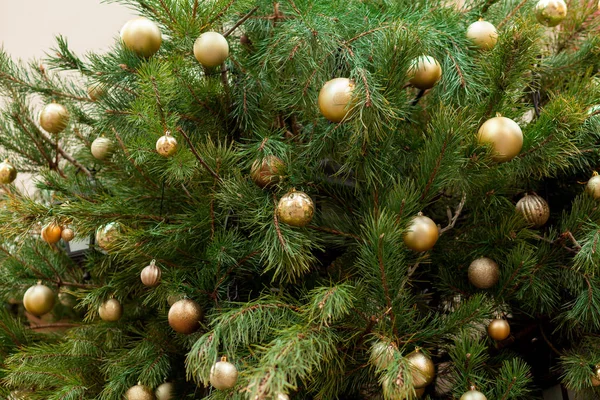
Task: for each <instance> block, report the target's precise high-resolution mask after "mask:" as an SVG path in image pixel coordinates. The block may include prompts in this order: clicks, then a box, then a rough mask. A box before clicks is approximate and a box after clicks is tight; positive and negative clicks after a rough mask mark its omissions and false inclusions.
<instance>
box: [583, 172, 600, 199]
mask: <svg viewBox="0 0 600 400" xmlns="http://www.w3.org/2000/svg"><path fill="white" fill-rule="evenodd" d="M585 190H586V192H588V194H589V195H590V196H592V197H593V198H594V199H596V200H598V199H600V175H598V174H597V173H594V176H592V177H591V178H590V180H589V181H588V183H587V185H586V186H585Z"/></svg>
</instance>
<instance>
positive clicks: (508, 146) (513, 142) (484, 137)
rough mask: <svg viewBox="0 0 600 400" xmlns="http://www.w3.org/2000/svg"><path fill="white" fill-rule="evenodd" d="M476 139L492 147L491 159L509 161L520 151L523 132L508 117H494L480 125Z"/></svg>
mask: <svg viewBox="0 0 600 400" xmlns="http://www.w3.org/2000/svg"><path fill="white" fill-rule="evenodd" d="M477 141H478V142H479V143H480V144H482V145H484V144H487V145H490V147H491V148H492V159H493V160H494V161H497V162H505V161H510V160H512V159H513V158H515V156H517V154H519V153H520V152H521V148H522V147H523V132H522V131H521V128H520V127H519V125H518V124H517V123H516V122H515V121H513V120H512V119H510V118H506V117H500V116H498V117H494V118H490V119H488V120H487V121H485V122H484V123H483V125H481V127H480V128H479V132H478V134H477Z"/></svg>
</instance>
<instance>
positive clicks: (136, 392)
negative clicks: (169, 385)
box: [125, 383, 155, 400]
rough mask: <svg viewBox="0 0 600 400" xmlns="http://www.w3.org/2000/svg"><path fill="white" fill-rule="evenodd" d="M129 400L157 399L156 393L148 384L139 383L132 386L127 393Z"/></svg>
mask: <svg viewBox="0 0 600 400" xmlns="http://www.w3.org/2000/svg"><path fill="white" fill-rule="evenodd" d="M125 397H126V398H127V400H155V397H154V393H152V390H150V388H148V387H147V386H144V385H140V384H139V383H138V384H137V385H135V386H132V387H130V388H129V390H127V393H125Z"/></svg>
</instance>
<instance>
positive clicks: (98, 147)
mask: <svg viewBox="0 0 600 400" xmlns="http://www.w3.org/2000/svg"><path fill="white" fill-rule="evenodd" d="M90 150H91V151H92V155H93V156H94V158H96V159H98V160H105V159H107V158H109V157H110V156H111V155H112V152H113V150H114V144H113V142H112V140H110V139H108V138H105V137H99V138H97V139H95V140H94V141H93V142H92V146H91V148H90Z"/></svg>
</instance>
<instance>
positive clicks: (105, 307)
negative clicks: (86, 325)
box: [98, 299, 123, 322]
mask: <svg viewBox="0 0 600 400" xmlns="http://www.w3.org/2000/svg"><path fill="white" fill-rule="evenodd" d="M98 314H99V315H100V319H102V320H103V321H107V322H115V321H118V320H120V319H121V317H122V316H123V306H122V305H121V303H120V302H119V300H117V299H108V300H106V301H105V302H104V303H102V305H101V306H100V307H98Z"/></svg>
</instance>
